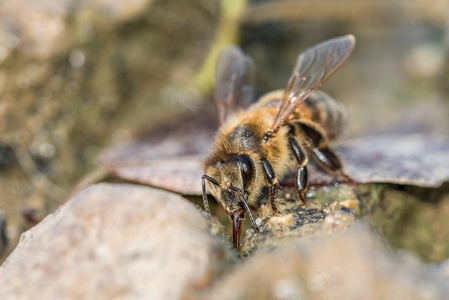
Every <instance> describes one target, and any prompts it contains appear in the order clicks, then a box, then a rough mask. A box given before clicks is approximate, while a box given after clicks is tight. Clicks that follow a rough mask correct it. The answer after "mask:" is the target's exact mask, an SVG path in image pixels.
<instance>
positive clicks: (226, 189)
mask: <svg viewBox="0 0 449 300" xmlns="http://www.w3.org/2000/svg"><path fill="white" fill-rule="evenodd" d="M254 173H255V172H254V163H253V161H252V159H251V158H250V157H249V156H248V155H246V154H238V155H233V156H232V158H231V159H229V160H224V159H221V160H219V161H218V162H216V163H215V164H213V165H212V166H210V167H208V168H206V174H208V175H209V174H210V175H209V176H210V177H212V178H213V179H215V181H216V182H217V183H218V184H212V182H210V183H211V184H209V186H210V188H211V192H212V195H214V197H215V199H216V200H217V201H218V202H220V204H221V205H222V206H223V207H224V208H225V209H226V211H227V212H228V213H229V214H231V213H233V212H235V211H237V210H239V209H241V208H242V207H243V206H242V203H241V202H242V200H241V196H240V194H239V193H238V192H236V190H235V188H237V189H238V190H240V191H242V192H243V195H244V196H245V198H247V196H248V190H250V189H251V185H252V183H253V182H254Z"/></svg>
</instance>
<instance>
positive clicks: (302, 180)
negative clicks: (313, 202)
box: [288, 137, 309, 207]
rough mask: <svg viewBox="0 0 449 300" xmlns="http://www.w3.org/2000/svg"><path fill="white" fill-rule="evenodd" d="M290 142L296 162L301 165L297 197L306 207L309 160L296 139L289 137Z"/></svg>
mask: <svg viewBox="0 0 449 300" xmlns="http://www.w3.org/2000/svg"><path fill="white" fill-rule="evenodd" d="M288 140H289V143H290V147H291V148H292V150H293V153H294V154H295V157H296V160H297V161H298V164H299V167H298V170H297V171H296V181H295V187H296V195H297V196H298V200H299V201H300V202H301V205H302V206H303V207H305V206H307V202H306V197H305V191H306V190H307V188H308V185H309V182H308V174H307V162H308V159H307V156H306V154H305V153H304V151H303V150H302V147H301V145H300V144H299V143H298V141H297V140H296V139H295V138H294V137H289V139H288Z"/></svg>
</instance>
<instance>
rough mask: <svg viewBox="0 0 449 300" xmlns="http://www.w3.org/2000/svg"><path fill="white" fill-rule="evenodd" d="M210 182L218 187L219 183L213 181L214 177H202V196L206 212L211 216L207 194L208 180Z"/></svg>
mask: <svg viewBox="0 0 449 300" xmlns="http://www.w3.org/2000/svg"><path fill="white" fill-rule="evenodd" d="M205 179H207V180H209V181H210V182H211V183H212V184H215V185H218V182H217V181H215V179H213V178H212V177H209V176H207V175H206V174H204V175H203V176H202V177H201V180H202V196H203V203H204V210H205V211H206V212H207V213H208V214H209V215H210V210H209V202H208V201H207V193H206V180H205Z"/></svg>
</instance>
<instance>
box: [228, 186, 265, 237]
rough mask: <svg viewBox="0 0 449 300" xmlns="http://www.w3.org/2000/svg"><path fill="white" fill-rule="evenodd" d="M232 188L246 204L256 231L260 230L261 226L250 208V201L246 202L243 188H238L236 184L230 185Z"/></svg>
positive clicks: (244, 204)
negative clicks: (257, 223) (259, 226)
mask: <svg viewBox="0 0 449 300" xmlns="http://www.w3.org/2000/svg"><path fill="white" fill-rule="evenodd" d="M230 188H231V189H232V190H234V191H236V192H237V193H239V194H240V199H241V200H242V203H243V206H245V209H246V211H247V212H248V215H249V218H250V219H251V223H252V224H253V228H254V230H255V231H256V232H259V228H258V227H257V225H256V220H255V219H254V216H253V213H252V212H251V209H250V208H249V205H248V202H246V199H245V196H243V192H242V190H241V189H239V188H236V187H235V186H230Z"/></svg>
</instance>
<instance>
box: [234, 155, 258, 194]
mask: <svg viewBox="0 0 449 300" xmlns="http://www.w3.org/2000/svg"><path fill="white" fill-rule="evenodd" d="M235 160H237V162H238V164H239V165H240V172H241V175H242V180H243V187H244V189H246V188H247V187H248V185H249V184H250V183H251V181H252V179H253V174H254V163H253V161H252V159H251V158H250V157H249V156H248V155H246V154H240V155H237V156H236V157H235Z"/></svg>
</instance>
